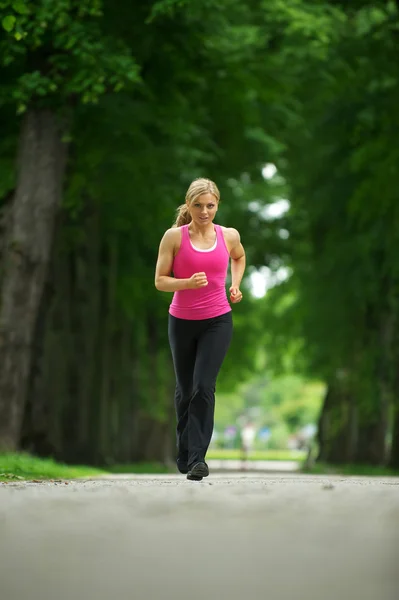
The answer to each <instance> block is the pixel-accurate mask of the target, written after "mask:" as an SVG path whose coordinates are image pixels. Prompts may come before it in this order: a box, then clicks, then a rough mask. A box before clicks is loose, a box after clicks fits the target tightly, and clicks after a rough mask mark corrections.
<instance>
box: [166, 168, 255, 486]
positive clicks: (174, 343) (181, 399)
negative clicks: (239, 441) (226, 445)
mask: <svg viewBox="0 0 399 600" xmlns="http://www.w3.org/2000/svg"><path fill="white" fill-rule="evenodd" d="M219 200H220V194H219V190H218V188H217V186H216V184H215V183H214V182H213V181H210V180H209V179H196V180H194V181H193V182H192V183H191V185H190V187H189V188H188V191H187V194H186V201H185V204H183V205H181V206H180V207H179V208H178V211H177V218H176V222H175V224H174V226H173V227H172V228H171V229H168V230H167V231H166V232H165V234H164V236H163V238H162V240H161V243H160V246H159V255H158V261H157V266H156V272H155V286H156V288H157V289H158V290H160V291H161V292H174V295H173V300H172V303H171V305H170V307H169V324H168V335H169V343H170V348H171V351H172V357H173V363H174V369H175V375H176V392H175V407H176V416H177V467H178V469H179V471H180V472H181V473H184V474H187V479H190V480H194V481H200V480H201V479H202V478H203V477H207V475H209V469H208V465H207V464H206V462H205V457H206V452H207V450H208V446H209V443H210V440H211V437H212V432H213V425H214V411H215V388H216V379H217V376H218V373H219V370H220V368H221V366H222V363H223V360H224V357H225V356H226V353H227V350H228V348H229V345H230V341H231V337H232V332H233V321H232V315H231V307H230V304H229V302H228V298H227V294H226V276H227V269H228V266H229V259H230V258H231V259H232V261H231V280H232V281H231V283H232V284H231V287H230V289H229V292H230V301H231V302H232V304H236V303H237V302H240V301H241V300H242V293H241V291H240V284H241V280H242V277H243V274H244V270H245V252H244V248H243V247H242V244H241V241H240V235H239V233H238V231H237V230H236V229H231V228H227V227H221V226H220V225H216V224H215V223H214V222H213V220H214V218H215V216H216V213H217V210H218V207H219ZM171 273H173V276H172V275H171Z"/></svg>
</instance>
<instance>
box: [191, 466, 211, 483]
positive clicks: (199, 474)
mask: <svg viewBox="0 0 399 600" xmlns="http://www.w3.org/2000/svg"><path fill="white" fill-rule="evenodd" d="M208 475H209V469H208V465H207V464H206V463H205V462H197V463H195V464H194V465H193V466H192V467H190V470H189V471H188V473H187V479H190V480H191V481H201V479H203V478H204V477H208Z"/></svg>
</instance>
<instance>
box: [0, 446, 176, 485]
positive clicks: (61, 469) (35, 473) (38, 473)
mask: <svg viewBox="0 0 399 600" xmlns="http://www.w3.org/2000/svg"><path fill="white" fill-rule="evenodd" d="M168 472H169V471H168V468H167V467H165V466H164V465H161V464H157V463H135V464H130V465H112V466H110V467H107V468H103V469H98V468H96V467H88V466H84V465H77V466H73V465H65V464H63V463H58V462H56V461H54V460H52V459H50V458H37V457H35V456H30V455H29V454H24V453H7V454H0V481H12V480H14V481H18V480H30V481H31V480H45V479H47V480H48V479H50V480H51V479H82V478H90V477H96V476H98V475H106V474H108V473H168Z"/></svg>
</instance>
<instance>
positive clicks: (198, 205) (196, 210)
mask: <svg viewBox="0 0 399 600" xmlns="http://www.w3.org/2000/svg"><path fill="white" fill-rule="evenodd" d="M217 209H218V202H217V200H216V198H215V196H214V195H213V194H209V193H208V194H202V195H201V196H199V197H198V198H196V199H195V200H193V201H192V202H191V204H189V207H188V210H189V212H190V215H191V218H192V220H193V221H194V223H197V224H198V225H206V224H207V223H211V222H212V221H213V219H214V218H215V215H216V213H217Z"/></svg>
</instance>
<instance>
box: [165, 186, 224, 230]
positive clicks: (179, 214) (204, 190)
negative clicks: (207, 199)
mask: <svg viewBox="0 0 399 600" xmlns="http://www.w3.org/2000/svg"><path fill="white" fill-rule="evenodd" d="M202 194H213V196H215V198H216V201H217V202H220V192H219V190H218V187H217V185H216V183H215V182H214V181H211V180H210V179H205V178H204V177H200V178H198V179H194V181H193V182H191V184H190V187H189V188H188V190H187V193H186V201H185V203H184V204H181V205H180V206H179V208H178V209H177V211H176V220H175V222H174V224H173V227H181V226H182V225H188V223H190V221H191V215H190V212H189V210H188V207H189V205H190V204H191V203H192V202H194V201H195V200H196V199H197V198H199V197H200V196H202Z"/></svg>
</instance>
